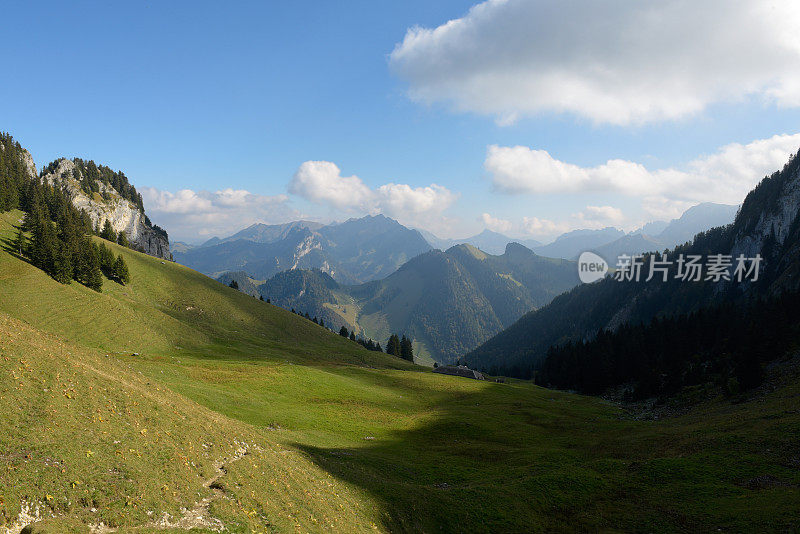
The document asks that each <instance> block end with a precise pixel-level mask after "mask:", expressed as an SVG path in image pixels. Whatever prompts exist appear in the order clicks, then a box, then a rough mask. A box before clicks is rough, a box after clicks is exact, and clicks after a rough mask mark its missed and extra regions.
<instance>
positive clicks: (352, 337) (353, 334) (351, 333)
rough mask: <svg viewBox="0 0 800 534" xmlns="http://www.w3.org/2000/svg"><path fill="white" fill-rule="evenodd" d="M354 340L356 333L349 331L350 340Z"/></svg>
mask: <svg viewBox="0 0 800 534" xmlns="http://www.w3.org/2000/svg"><path fill="white" fill-rule="evenodd" d="M355 340H356V333H355V332H350V341H355Z"/></svg>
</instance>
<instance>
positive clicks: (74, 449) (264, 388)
mask: <svg viewBox="0 0 800 534" xmlns="http://www.w3.org/2000/svg"><path fill="white" fill-rule="evenodd" d="M18 217H19V214H18V213H16V214H14V213H12V214H2V215H0V245H3V244H4V243H7V241H8V239H9V236H11V235H12V234H13V232H14V230H13V226H14V225H15V224H16V221H17V220H18ZM3 246H5V247H6V248H4V249H2V248H0V417H1V418H2V420H1V423H2V428H3V429H4V431H3V432H2V433H0V532H2V531H3V528H6V529H11V530H10V531H15V530H18V529H19V528H20V527H21V526H22V525H23V524H24V523H28V522H30V521H32V520H38V521H37V522H36V523H35V525H36V528H38V529H41V531H44V532H65V531H74V532H82V531H84V532H85V531H87V529H88V528H89V526H90V525H91V526H92V528H93V529H95V531H101V532H102V531H106V532H108V531H110V530H116V531H119V532H149V531H154V532H155V531H160V532H163V531H172V532H179V531H184V530H185V529H187V528H193V527H194V528H197V529H199V530H200V531H203V530H205V531H217V530H219V529H221V528H223V527H224V528H226V529H228V530H229V531H233V532H251V531H255V532H288V531H297V532H313V531H323V530H327V531H334V532H363V531H399V532H400V531H413V532H418V531H424V532H434V531H435V532H465V531H468V532H521V531H526V532H531V531H534V532H535V531H541V532H554V531H555V532H558V531H564V532H567V531H576V530H579V531H586V530H588V531H597V530H603V531H654V532H660V531H664V532H669V531H693V532H694V531H719V530H721V531H732V532H747V531H751V532H752V531H786V530H794V529H800V519H798V518H800V381H797V380H794V381H792V382H790V383H789V384H786V385H784V386H782V387H780V388H778V389H776V390H774V391H771V392H765V393H762V394H760V395H758V396H756V397H755V398H753V399H751V400H748V401H746V402H741V403H738V404H732V403H731V402H729V401H724V400H715V401H711V402H708V403H705V404H703V405H700V406H697V407H695V408H694V409H693V410H692V411H690V412H689V413H687V414H684V415H681V416H677V417H672V418H668V419H665V420H660V421H642V420H635V419H634V418H632V417H630V416H629V415H628V414H627V413H626V412H624V411H623V410H621V409H620V408H619V407H617V406H615V405H612V404H610V403H607V402H604V401H602V400H599V399H596V398H591V397H584V396H578V395H573V394H569V393H565V392H558V391H551V390H546V389H542V388H538V387H535V386H533V385H531V384H530V383H526V382H519V381H510V382H509V383H505V384H497V383H491V382H478V381H472V380H467V379H461V378H458V377H451V376H445V375H440V374H434V373H431V372H430V371H429V370H427V369H424V368H421V367H417V366H412V365H410V364H407V363H406V362H403V361H400V360H399V359H394V358H391V357H387V356H385V355H380V354H376V353H369V352H367V351H364V350H362V349H361V348H360V347H358V346H357V345H355V344H354V343H351V342H349V341H348V340H345V339H343V338H341V337H340V336H338V335H335V334H332V333H330V332H327V331H325V330H323V329H321V328H319V327H318V326H316V325H314V324H313V323H310V322H308V321H304V320H303V319H301V318H298V317H297V316H295V315H293V314H291V313H288V312H285V311H284V310H280V309H278V308H276V307H273V306H270V305H267V304H264V303H261V302H259V301H256V300H255V299H252V298H251V297H248V296H246V295H243V294H241V293H238V292H236V291H234V290H231V289H229V288H227V287H225V286H223V285H222V284H218V283H216V282H214V281H212V280H209V279H207V278H205V277H202V276H200V275H198V274H197V273H194V272H193V271H191V270H189V269H186V268H184V267H181V266H179V265H174V264H170V263H166V264H162V263H161V262H160V261H159V260H156V259H154V258H150V257H147V256H144V255H142V254H138V253H135V252H132V251H128V250H123V249H120V248H119V247H116V248H115V249H114V250H115V253H123V254H124V255H125V259H126V262H128V264H129V265H130V269H131V275H132V283H131V284H130V285H129V286H120V285H119V284H114V283H111V282H109V281H106V282H105V285H104V289H103V293H102V294H97V293H94V292H92V291H90V290H88V289H86V288H84V287H82V286H79V285H77V284H74V283H73V284H71V285H68V286H63V285H60V284H58V283H56V282H54V281H53V280H51V279H50V278H48V277H47V276H46V275H44V274H43V273H42V272H41V271H38V270H37V269H34V268H32V267H31V266H30V265H28V264H27V263H25V262H24V261H22V260H21V259H19V258H17V257H16V256H14V255H13V253H11V252H10V251H9V250H8V248H7V245H3ZM101 525H102V527H101Z"/></svg>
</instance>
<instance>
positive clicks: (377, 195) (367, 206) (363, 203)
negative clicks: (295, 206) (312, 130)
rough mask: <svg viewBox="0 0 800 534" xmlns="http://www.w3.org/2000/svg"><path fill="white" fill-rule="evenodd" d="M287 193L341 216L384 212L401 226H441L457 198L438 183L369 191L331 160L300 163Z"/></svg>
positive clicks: (383, 187)
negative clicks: (336, 212)
mask: <svg viewBox="0 0 800 534" xmlns="http://www.w3.org/2000/svg"><path fill="white" fill-rule="evenodd" d="M289 193H291V194H293V195H297V196H299V197H302V198H305V199H306V200H309V201H311V202H314V203H315V204H320V205H326V206H328V207H330V208H333V209H335V210H339V211H341V212H344V213H351V214H363V213H368V214H376V213H383V214H384V215H387V216H389V217H393V218H395V219H397V220H399V221H400V222H401V223H403V224H408V225H412V226H421V227H426V226H431V225H434V224H435V225H437V226H441V224H442V223H443V222H444V221H445V218H444V216H443V212H444V211H445V210H446V209H447V208H449V207H450V206H451V205H452V204H453V203H454V202H455V201H456V199H457V198H458V195H457V194H455V193H453V192H451V191H450V190H449V189H447V188H446V187H443V186H440V185H437V184H431V185H429V186H425V187H411V186H410V185H407V184H395V183H388V184H385V185H381V186H379V187H377V188H375V189H372V188H370V187H369V186H368V185H367V184H365V183H364V182H363V181H362V180H361V178H359V177H358V176H355V175H353V176H342V173H341V170H340V169H339V167H338V166H337V165H336V164H335V163H332V162H330V161H306V162H304V163H303V164H301V165H300V167H299V168H298V169H297V172H295V173H294V176H293V177H292V179H291V181H290V182H289Z"/></svg>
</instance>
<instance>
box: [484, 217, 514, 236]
mask: <svg viewBox="0 0 800 534" xmlns="http://www.w3.org/2000/svg"><path fill="white" fill-rule="evenodd" d="M478 220H479V221H481V222H483V225H484V226H485V227H486V228H487V229H489V230H491V231H492V232H497V233H500V234H504V233H507V232H510V231H511V230H512V229H513V228H514V223H512V222H511V221H509V220H507V219H500V218H499V217H492V215H490V214H488V213H484V214H482V215H481V216H480V218H479V219H478Z"/></svg>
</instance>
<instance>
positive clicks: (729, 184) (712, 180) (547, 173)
mask: <svg viewBox="0 0 800 534" xmlns="http://www.w3.org/2000/svg"><path fill="white" fill-rule="evenodd" d="M798 146H800V134H794V135H776V136H774V137H771V138H769V139H761V140H757V141H753V142H752V143H749V144H747V145H741V144H738V143H733V144H730V145H726V146H724V147H722V148H721V149H719V151H717V152H716V153H715V154H712V155H710V156H701V157H698V158H696V159H694V160H693V161H691V162H689V164H688V165H687V168H686V170H678V169H673V168H667V169H659V170H654V171H650V170H648V169H647V168H646V167H645V166H644V165H642V164H640V163H635V162H632V161H626V160H619V159H616V160H609V161H608V162H606V163H604V164H602V165H598V166H596V167H580V166H578V165H573V164H570V163H565V162H563V161H559V160H557V159H555V158H553V157H552V156H551V155H550V154H549V153H548V152H547V151H545V150H535V149H531V148H528V147H524V146H515V147H499V146H496V145H492V146H490V147H489V148H488V150H487V155H486V160H485V162H484V167H485V169H486V170H487V171H488V172H489V174H490V175H491V180H492V183H493V185H494V187H495V189H497V190H498V191H501V192H506V193H593V192H595V193H596V192H604V193H622V194H624V195H627V196H631V197H640V198H642V199H643V200H644V201H646V202H648V203H650V204H651V205H652V204H654V203H655V202H658V201H659V200H660V199H666V201H668V202H677V203H678V204H676V205H686V204H687V203H697V202H706V201H710V202H722V203H729V204H738V203H740V202H741V201H742V200H743V199H744V197H745V195H746V194H747V193H748V192H749V191H750V190H751V189H752V188H753V187H754V186H755V185H756V184H757V183H758V182H759V181H760V180H761V178H763V177H764V176H765V175H767V174H770V173H772V172H774V171H776V170H778V169H780V168H782V167H783V165H784V164H785V163H786V161H787V160H788V159H789V157H790V156H791V154H793V153H794V152H796V151H797V149H798Z"/></svg>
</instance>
